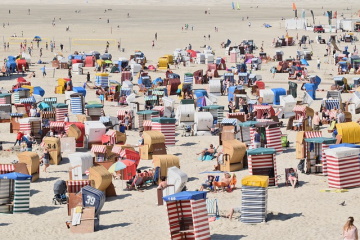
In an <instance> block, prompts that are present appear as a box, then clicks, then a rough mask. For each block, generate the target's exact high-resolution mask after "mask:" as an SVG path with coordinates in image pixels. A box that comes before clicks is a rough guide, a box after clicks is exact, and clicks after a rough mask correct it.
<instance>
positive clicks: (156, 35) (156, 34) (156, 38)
mask: <svg viewBox="0 0 360 240" xmlns="http://www.w3.org/2000/svg"><path fill="white" fill-rule="evenodd" d="M155 40H156V41H157V33H155Z"/></svg>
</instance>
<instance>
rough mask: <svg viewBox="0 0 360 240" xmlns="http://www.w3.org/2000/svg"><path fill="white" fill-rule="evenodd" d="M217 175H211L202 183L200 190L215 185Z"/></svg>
mask: <svg viewBox="0 0 360 240" xmlns="http://www.w3.org/2000/svg"><path fill="white" fill-rule="evenodd" d="M214 179H215V177H214V176H213V175H209V176H208V178H207V180H206V181H205V183H203V184H201V187H200V191H203V190H204V188H205V189H207V188H211V187H212V186H213V182H214Z"/></svg>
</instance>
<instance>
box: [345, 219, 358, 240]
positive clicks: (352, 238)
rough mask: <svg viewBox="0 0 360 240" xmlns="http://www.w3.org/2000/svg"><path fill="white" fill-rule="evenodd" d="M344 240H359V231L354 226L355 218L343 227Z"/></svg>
mask: <svg viewBox="0 0 360 240" xmlns="http://www.w3.org/2000/svg"><path fill="white" fill-rule="evenodd" d="M343 237H344V240H358V239H359V237H358V230H357V228H356V227H355V225H354V218H353V217H349V218H348V220H347V221H346V223H345V225H344V227H343Z"/></svg>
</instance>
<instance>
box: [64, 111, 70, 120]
mask: <svg viewBox="0 0 360 240" xmlns="http://www.w3.org/2000/svg"><path fill="white" fill-rule="evenodd" d="M64 122H70V120H69V116H68V115H67V114H66V113H65V119H64Z"/></svg>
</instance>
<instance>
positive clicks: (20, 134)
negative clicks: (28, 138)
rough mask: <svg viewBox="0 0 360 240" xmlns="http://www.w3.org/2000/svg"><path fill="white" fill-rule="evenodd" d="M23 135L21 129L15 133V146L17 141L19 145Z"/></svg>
mask: <svg viewBox="0 0 360 240" xmlns="http://www.w3.org/2000/svg"><path fill="white" fill-rule="evenodd" d="M23 136H24V134H23V133H22V132H21V131H19V132H18V133H17V135H16V141H15V143H14V146H15V145H16V144H17V143H19V146H20V144H21V141H22V138H23Z"/></svg>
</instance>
